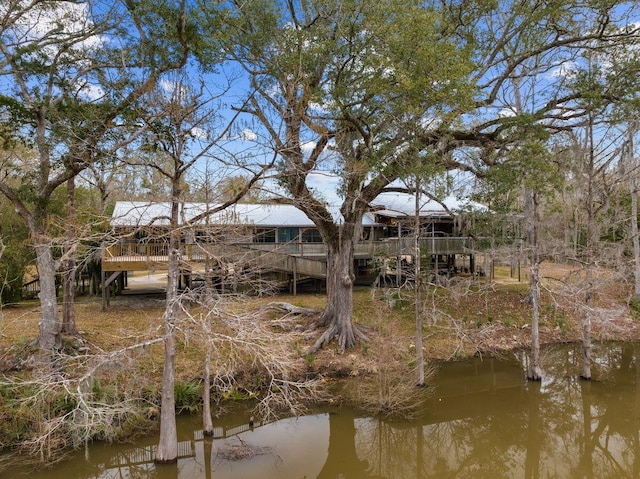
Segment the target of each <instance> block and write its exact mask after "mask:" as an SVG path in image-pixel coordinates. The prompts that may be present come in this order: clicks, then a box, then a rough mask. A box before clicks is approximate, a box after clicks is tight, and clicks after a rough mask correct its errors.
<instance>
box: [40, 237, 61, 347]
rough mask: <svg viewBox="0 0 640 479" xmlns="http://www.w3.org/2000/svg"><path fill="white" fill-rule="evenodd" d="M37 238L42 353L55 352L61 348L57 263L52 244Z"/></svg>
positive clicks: (43, 238) (42, 238)
mask: <svg viewBox="0 0 640 479" xmlns="http://www.w3.org/2000/svg"><path fill="white" fill-rule="evenodd" d="M35 236H36V247H35V248H36V257H37V264H38V277H39V279H40V294H39V298H40V309H41V312H40V324H39V327H40V337H39V340H38V342H39V346H40V350H41V351H49V352H53V351H55V350H57V349H59V348H60V345H61V341H60V323H59V322H58V302H57V298H56V269H57V268H56V263H55V261H54V259H53V254H52V251H51V244H50V243H49V241H48V240H47V238H46V237H44V236H42V235H35Z"/></svg>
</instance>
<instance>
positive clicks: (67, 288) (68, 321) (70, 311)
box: [62, 178, 78, 334]
mask: <svg viewBox="0 0 640 479" xmlns="http://www.w3.org/2000/svg"><path fill="white" fill-rule="evenodd" d="M75 185H76V183H75V178H70V179H69V181H67V231H66V238H65V247H64V249H65V254H66V255H67V258H66V260H65V261H64V264H63V267H62V271H63V273H62V332H63V333H66V334H77V332H78V330H77V329H76V308H75V299H76V294H75V277H76V260H75V252H74V251H73V250H74V248H73V244H74V242H75V241H76V228H75V220H76V205H75V196H76V194H75Z"/></svg>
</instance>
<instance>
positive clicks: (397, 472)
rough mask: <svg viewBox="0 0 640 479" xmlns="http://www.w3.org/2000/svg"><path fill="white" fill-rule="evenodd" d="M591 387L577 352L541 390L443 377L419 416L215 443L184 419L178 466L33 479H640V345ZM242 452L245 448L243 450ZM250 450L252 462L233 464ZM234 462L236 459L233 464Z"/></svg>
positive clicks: (565, 352)
mask: <svg viewBox="0 0 640 479" xmlns="http://www.w3.org/2000/svg"><path fill="white" fill-rule="evenodd" d="M596 356H597V359H596V361H595V364H594V368H593V371H594V380H593V381H591V382H585V381H580V380H579V379H577V374H578V371H579V369H578V366H579V364H578V362H579V350H578V349H577V348H576V347H574V346H566V347H558V348H553V349H549V350H546V351H545V352H544V360H543V363H544V364H543V365H544V380H543V381H542V382H541V383H527V381H526V380H525V379H524V366H523V365H522V362H521V361H520V359H521V358H519V357H515V356H511V357H510V358H508V359H504V360H496V359H484V360H480V359H476V360H473V361H469V362H463V363H454V364H445V365H443V366H442V367H441V369H440V371H439V374H438V380H437V384H438V386H437V390H436V391H435V393H434V394H433V396H432V397H431V399H430V401H429V404H428V405H427V407H426V408H425V411H424V413H423V414H422V415H421V417H420V418H419V419H417V420H414V421H407V422H403V421H397V420H393V421H389V420H385V419H380V418H373V417H368V416H366V415H362V414H358V413H356V412H354V411H351V410H347V409H344V408H342V409H340V410H331V411H322V412H318V413H317V414H313V415H309V416H305V417H300V418H292V419H284V420H280V421H277V422H273V423H269V424H264V425H262V424H258V423H256V424H255V425H254V427H253V428H249V426H248V424H247V422H248V417H249V414H248V413H247V414H245V413H238V414H235V415H229V416H227V417H225V418H224V419H223V420H222V421H221V422H219V423H218V424H217V429H216V436H215V437H214V438H213V439H209V438H203V437H202V433H201V431H200V427H199V419H198V418H181V419H180V424H179V425H180V438H179V440H180V459H179V460H178V463H177V464H175V465H170V466H155V465H154V464H153V462H152V458H153V448H154V445H155V443H156V438H153V437H151V438H146V439H144V440H141V441H139V442H138V443H137V444H135V445H116V446H113V445H112V446H105V445H100V444H94V445H91V446H90V447H88V448H87V449H86V450H84V451H79V452H78V453H77V454H75V455H74V456H73V458H72V459H71V460H69V461H66V462H64V463H62V464H59V465H57V466H55V467H53V468H51V469H48V470H39V471H35V472H34V471H31V472H29V473H24V472H20V471H18V470H16V469H14V470H9V471H5V472H4V474H3V475H2V477H10V478H27V477H28V478H29V479H41V478H47V479H85V478H87V479H89V478H92V479H107V478H109V479H111V478H113V479H116V478H118V479H119V478H158V479H177V478H180V479H182V478H184V479H187V478H189V479H200V478H203V479H204V478H207V479H208V478H216V479H253V478H256V479H257V478H260V479H275V478H283V479H284V478H286V479H302V478H307V479H321V478H322V479H325V478H326V479H337V478H354V479H367V478H369V479H373V478H389V479H401V478H402V479H405V478H417V479H422V478H474V479H478V478H491V479H495V478H570V477H581V478H616V479H618V478H637V477H640V347H639V346H636V345H631V344H615V345H607V346H606V347H605V346H601V347H598V348H597V351H596ZM240 446H242V447H240ZM247 447H249V448H252V449H253V451H254V452H255V453H257V454H256V455H254V456H253V457H249V458H245V459H238V458H237V457H236V458H233V459H234V460H232V459H231V458H229V454H231V453H233V452H240V451H246V450H247ZM231 455H233V454H231Z"/></svg>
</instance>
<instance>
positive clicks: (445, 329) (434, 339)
mask: <svg viewBox="0 0 640 479" xmlns="http://www.w3.org/2000/svg"><path fill="white" fill-rule="evenodd" d="M543 266H544V268H543V270H544V274H545V275H546V276H547V277H553V278H556V279H561V278H565V277H567V275H570V274H571V273H572V272H573V269H572V268H570V267H567V266H565V265H553V264H551V263H544V264H543ZM523 271H524V269H523ZM394 294H395V292H394ZM526 294H527V282H526V278H525V275H524V274H523V275H522V282H517V278H512V277H511V276H510V274H509V268H506V267H502V268H496V276H495V283H493V284H488V282H487V281H486V278H479V279H477V280H475V281H471V279H458V280H455V281H453V282H452V283H451V285H450V287H449V288H447V289H444V288H432V289H431V290H429V292H428V293H427V294H426V295H425V302H424V312H425V315H426V319H425V325H427V326H426V327H425V343H424V345H425V352H426V356H427V358H430V359H452V358H462V357H466V356H469V355H473V354H478V353H485V352H492V351H497V350H501V349H511V348H516V347H526V345H527V344H528V342H529V330H528V328H527V325H528V324H529V322H530V314H531V311H530V305H529V304H527V303H525V302H524V301H523V300H524V298H525V297H526ZM627 295H628V287H626V285H620V284H613V285H611V284H608V285H603V286H602V288H601V289H600V290H599V295H598V296H599V297H601V298H602V301H603V302H604V301H605V300H606V302H608V303H615V304H616V305H617V306H620V307H624V306H625V300H626V298H627ZM397 299H398V300H396V301H395V303H394V304H393V305H391V303H390V302H389V301H388V298H387V296H386V292H385V291H383V290H378V291H373V292H372V291H371V290H370V289H369V288H359V289H357V290H355V291H354V320H355V321H356V322H358V323H360V324H362V325H364V326H366V327H368V328H370V332H369V336H370V338H371V341H369V342H368V343H367V344H360V345H359V346H357V347H356V348H354V349H353V350H351V351H348V352H347V353H345V354H338V353H337V351H336V350H335V349H334V348H332V347H331V346H330V347H328V348H325V349H324V350H321V351H319V352H318V353H317V354H315V355H314V356H313V357H311V358H307V359H306V361H307V363H308V369H310V370H311V371H314V372H317V373H321V374H329V375H330V374H335V375H336V376H345V375H346V376H353V375H356V376H357V375H369V374H371V373H372V372H374V371H375V370H376V365H375V364H374V361H373V358H376V357H378V356H380V355H381V348H388V349H390V350H392V351H395V352H396V356H398V357H403V356H407V357H408V356H410V355H409V353H408V351H409V348H410V347H411V346H412V345H413V342H414V341H413V338H414V336H415V312H414V304H413V292H412V291H410V290H402V291H400V293H399V298H397ZM569 299H571V298H566V297H562V296H561V295H554V294H550V293H549V292H543V298H542V307H541V332H542V342H543V343H548V342H555V341H570V340H575V339H577V338H578V336H579V335H578V332H579V319H580V318H579V312H578V311H577V310H576V308H575V307H574V305H572V304H570V302H569ZM573 299H575V298H573ZM272 301H279V302H289V303H291V304H294V305H296V306H301V307H305V308H314V309H322V308H324V306H325V304H326V296H325V295H324V294H301V295H298V296H291V295H286V294H283V295H279V296H278V297H277V298H274V297H261V298H258V297H255V298H246V299H244V300H243V301H241V302H237V303H235V304H233V306H232V309H233V310H234V312H239V311H241V310H242V311H259V310H261V309H263V308H264V307H265V306H266V305H268V304H269V303H270V302H272ZM76 307H77V326H78V329H79V330H80V332H81V337H82V338H83V340H84V341H85V342H86V344H87V346H88V347H89V348H92V349H94V348H95V349H96V350H102V351H113V350H116V349H118V348H122V347H126V346H127V345H130V344H132V343H133V342H135V341H144V340H148V339H150V338H153V337H159V336H160V335H161V334H162V332H163V327H164V326H163V322H162V314H163V310H164V305H163V302H162V298H161V297H159V296H155V297H152V296H119V297H117V298H116V299H115V300H113V301H112V304H111V307H110V308H109V309H108V311H106V312H102V311H101V304H100V300H99V298H80V299H79V301H78V303H77V305H76ZM38 315H39V305H38V303H37V302H36V301H28V302H25V303H23V304H20V305H19V306H16V307H11V308H5V309H3V311H2V322H1V323H0V351H3V350H4V351H6V350H7V348H9V347H10V346H15V345H16V344H18V345H24V344H26V343H27V342H28V341H29V340H31V339H33V338H35V337H36V336H37V334H38V321H39V317H38ZM296 321H297V322H298V324H299V325H301V326H304V325H306V324H309V323H310V322H311V321H312V320H311V319H309V318H303V317H301V318H298V319H296ZM617 321H618V323H619V324H618V326H619V325H622V326H624V327H625V328H626V332H625V333H624V334H622V333H621V332H620V329H619V328H618V329H617V330H614V331H613V332H612V331H611V330H609V331H608V334H609V335H611V334H619V335H621V336H623V337H625V338H626V339H629V338H634V337H636V336H638V337H640V333H638V332H637V331H636V329H637V328H636V326H637V324H636V322H635V321H633V322H631V321H630V320H629V318H628V315H627V316H626V317H621V318H618V319H617ZM391 324H393V327H394V328H395V332H394V334H393V337H386V338H385V335H386V334H387V332H388V331H387V330H386V329H387V326H389V325H391ZM614 329H615V328H614ZM616 331H617V332H616ZM317 334H319V332H317V333H316V334H308V335H307V336H306V338H305V339H303V340H301V341H299V342H297V343H296V344H294V345H291V347H292V348H296V349H297V350H298V352H300V353H304V352H305V351H306V350H308V348H309V347H310V346H311V345H312V344H313V341H314V340H315V338H316V335H317ZM596 334H598V332H597V330H596ZM182 339H183V341H182V342H181V343H180V344H179V349H178V355H177V374H178V377H177V379H178V380H182V381H188V380H190V379H193V378H194V377H199V376H200V374H201V373H200V371H201V369H202V351H200V350H199V349H198V347H197V346H196V344H195V342H194V341H190V340H189V338H188V337H187V336H183V337H182ZM1 357H2V353H1V352H0V358H1ZM161 359H162V347H161V346H160V345H156V346H152V347H151V348H150V349H149V350H148V351H147V352H146V355H145V356H144V357H143V358H142V362H141V367H142V368H143V372H144V374H145V375H148V376H150V377H156V378H159V377H160V375H161V370H162V367H161ZM0 362H1V359H0ZM401 362H402V363H403V364H401V366H403V367H405V368H406V367H409V362H410V361H408V360H407V359H406V358H405V359H402V360H401Z"/></svg>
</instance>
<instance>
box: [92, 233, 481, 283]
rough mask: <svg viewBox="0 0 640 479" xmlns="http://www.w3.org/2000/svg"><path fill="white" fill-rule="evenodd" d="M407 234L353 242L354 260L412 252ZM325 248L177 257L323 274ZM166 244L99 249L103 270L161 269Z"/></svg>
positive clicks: (195, 263) (425, 241) (443, 249)
mask: <svg viewBox="0 0 640 479" xmlns="http://www.w3.org/2000/svg"><path fill="white" fill-rule="evenodd" d="M420 244H421V249H422V250H423V251H427V252H428V253H429V254H432V255H452V254H473V244H472V240H471V239H470V238H467V237H430V238H422V239H421V240H420ZM414 248H415V246H414V240H413V238H399V239H398V238H394V239H388V240H386V241H368V242H360V243H357V244H356V247H355V251H354V258H355V259H358V260H363V259H364V260H366V259H372V258H374V257H376V256H388V257H397V256H400V255H409V256H411V255H413V253H414ZM326 255H327V249H326V246H325V245H324V244H321V243H298V242H291V243H237V244H233V245H218V244H203V243H195V244H185V245H182V248H181V257H180V260H181V262H182V263H183V269H185V270H190V271H197V270H198V269H202V270H203V269H204V265H205V263H206V262H210V263H214V264H220V263H224V264H236V265H244V266H245V267H250V268H256V270H272V271H279V272H283V273H289V274H295V275H300V276H308V277H313V278H326V274H327V266H326ZM167 261H168V245H167V244H166V243H152V242H147V243H121V244H117V245H113V246H110V247H108V248H106V249H105V251H104V254H103V257H102V270H103V271H104V272H116V271H148V270H156V269H164V268H166V265H167Z"/></svg>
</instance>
